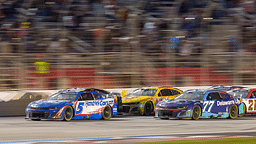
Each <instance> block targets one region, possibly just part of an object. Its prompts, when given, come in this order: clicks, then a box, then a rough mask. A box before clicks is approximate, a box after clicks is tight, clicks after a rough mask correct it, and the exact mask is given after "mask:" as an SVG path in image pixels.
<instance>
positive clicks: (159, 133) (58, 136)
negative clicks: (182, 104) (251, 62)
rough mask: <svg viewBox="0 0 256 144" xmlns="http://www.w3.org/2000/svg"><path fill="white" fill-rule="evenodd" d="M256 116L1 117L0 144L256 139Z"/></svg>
mask: <svg viewBox="0 0 256 144" xmlns="http://www.w3.org/2000/svg"><path fill="white" fill-rule="evenodd" d="M255 121H256V116H245V117H239V118H237V119H234V120H232V119H200V120H197V121H194V120H189V119H186V120H177V119H170V120H161V119H155V118H154V117H153V116H134V115H117V116H115V117H113V118H112V119H110V120H71V121H69V122H65V121H54V120H42V121H31V120H26V119H24V117H0V143H56V142H57V143H60V142H61V143H64V142H67V143H74V142H79V143H83V142H84V143H88V142H89V143H105V142H112V143H113V142H129V140H133V141H134V140H136V141H134V142H137V141H138V142H140V141H149V140H150V141H154V140H159V139H163V140H171V139H177V138H181V139H182V138H183V139H184V138H190V137H193V138H196V137H236V136H256V124H255Z"/></svg>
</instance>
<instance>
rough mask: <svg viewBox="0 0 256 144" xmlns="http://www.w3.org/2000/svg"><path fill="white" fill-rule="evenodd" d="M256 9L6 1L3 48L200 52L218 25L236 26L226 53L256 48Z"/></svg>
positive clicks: (178, 1) (147, 1)
mask: <svg viewBox="0 0 256 144" xmlns="http://www.w3.org/2000/svg"><path fill="white" fill-rule="evenodd" d="M255 10H256V1H245V0H26V1H25V0H1V6H0V19H1V20H0V29H1V33H0V41H1V42H0V51H1V53H56V52H60V53H72V52H78V53H97V52H122V51H123V52H127V51H138V52H142V53H145V54H146V55H148V56H156V57H165V56H166V53H167V52H176V53H177V56H180V57H184V56H185V57H186V56H191V55H195V56H198V55H200V54H201V53H202V52H203V50H204V49H205V48H207V47H208V46H209V43H210V42H209V40H210V39H212V38H213V37H212V35H211V33H212V32H214V31H215V30H216V29H214V28H216V27H217V28H218V27H221V26H222V25H235V26H237V28H238V29H234V30H235V31H237V32H236V33H235V34H233V33H232V34H230V35H228V37H223V39H222V40H221V41H222V42H223V41H224V42H225V43H226V45H227V47H226V48H224V51H225V52H238V51H245V52H256V39H255V24H256V23H255V22H256V11H255ZM218 37H222V35H221V33H220V35H219V36H218ZM212 45H214V44H212Z"/></svg>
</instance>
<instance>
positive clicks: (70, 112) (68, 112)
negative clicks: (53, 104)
mask: <svg viewBox="0 0 256 144" xmlns="http://www.w3.org/2000/svg"><path fill="white" fill-rule="evenodd" d="M72 117H73V108H72V107H71V106H67V108H66V109H65V112H64V119H63V120H64V121H70V120H71V119H72Z"/></svg>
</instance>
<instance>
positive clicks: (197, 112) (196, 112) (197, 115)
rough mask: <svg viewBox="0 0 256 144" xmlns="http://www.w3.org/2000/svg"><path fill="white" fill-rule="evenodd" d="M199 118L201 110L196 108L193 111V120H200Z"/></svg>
mask: <svg viewBox="0 0 256 144" xmlns="http://www.w3.org/2000/svg"><path fill="white" fill-rule="evenodd" d="M199 116H200V109H199V107H195V108H194V110H193V118H194V119H198V118H199Z"/></svg>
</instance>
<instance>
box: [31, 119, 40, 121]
mask: <svg viewBox="0 0 256 144" xmlns="http://www.w3.org/2000/svg"><path fill="white" fill-rule="evenodd" d="M31 120H32V121H40V120H41V119H31Z"/></svg>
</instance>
